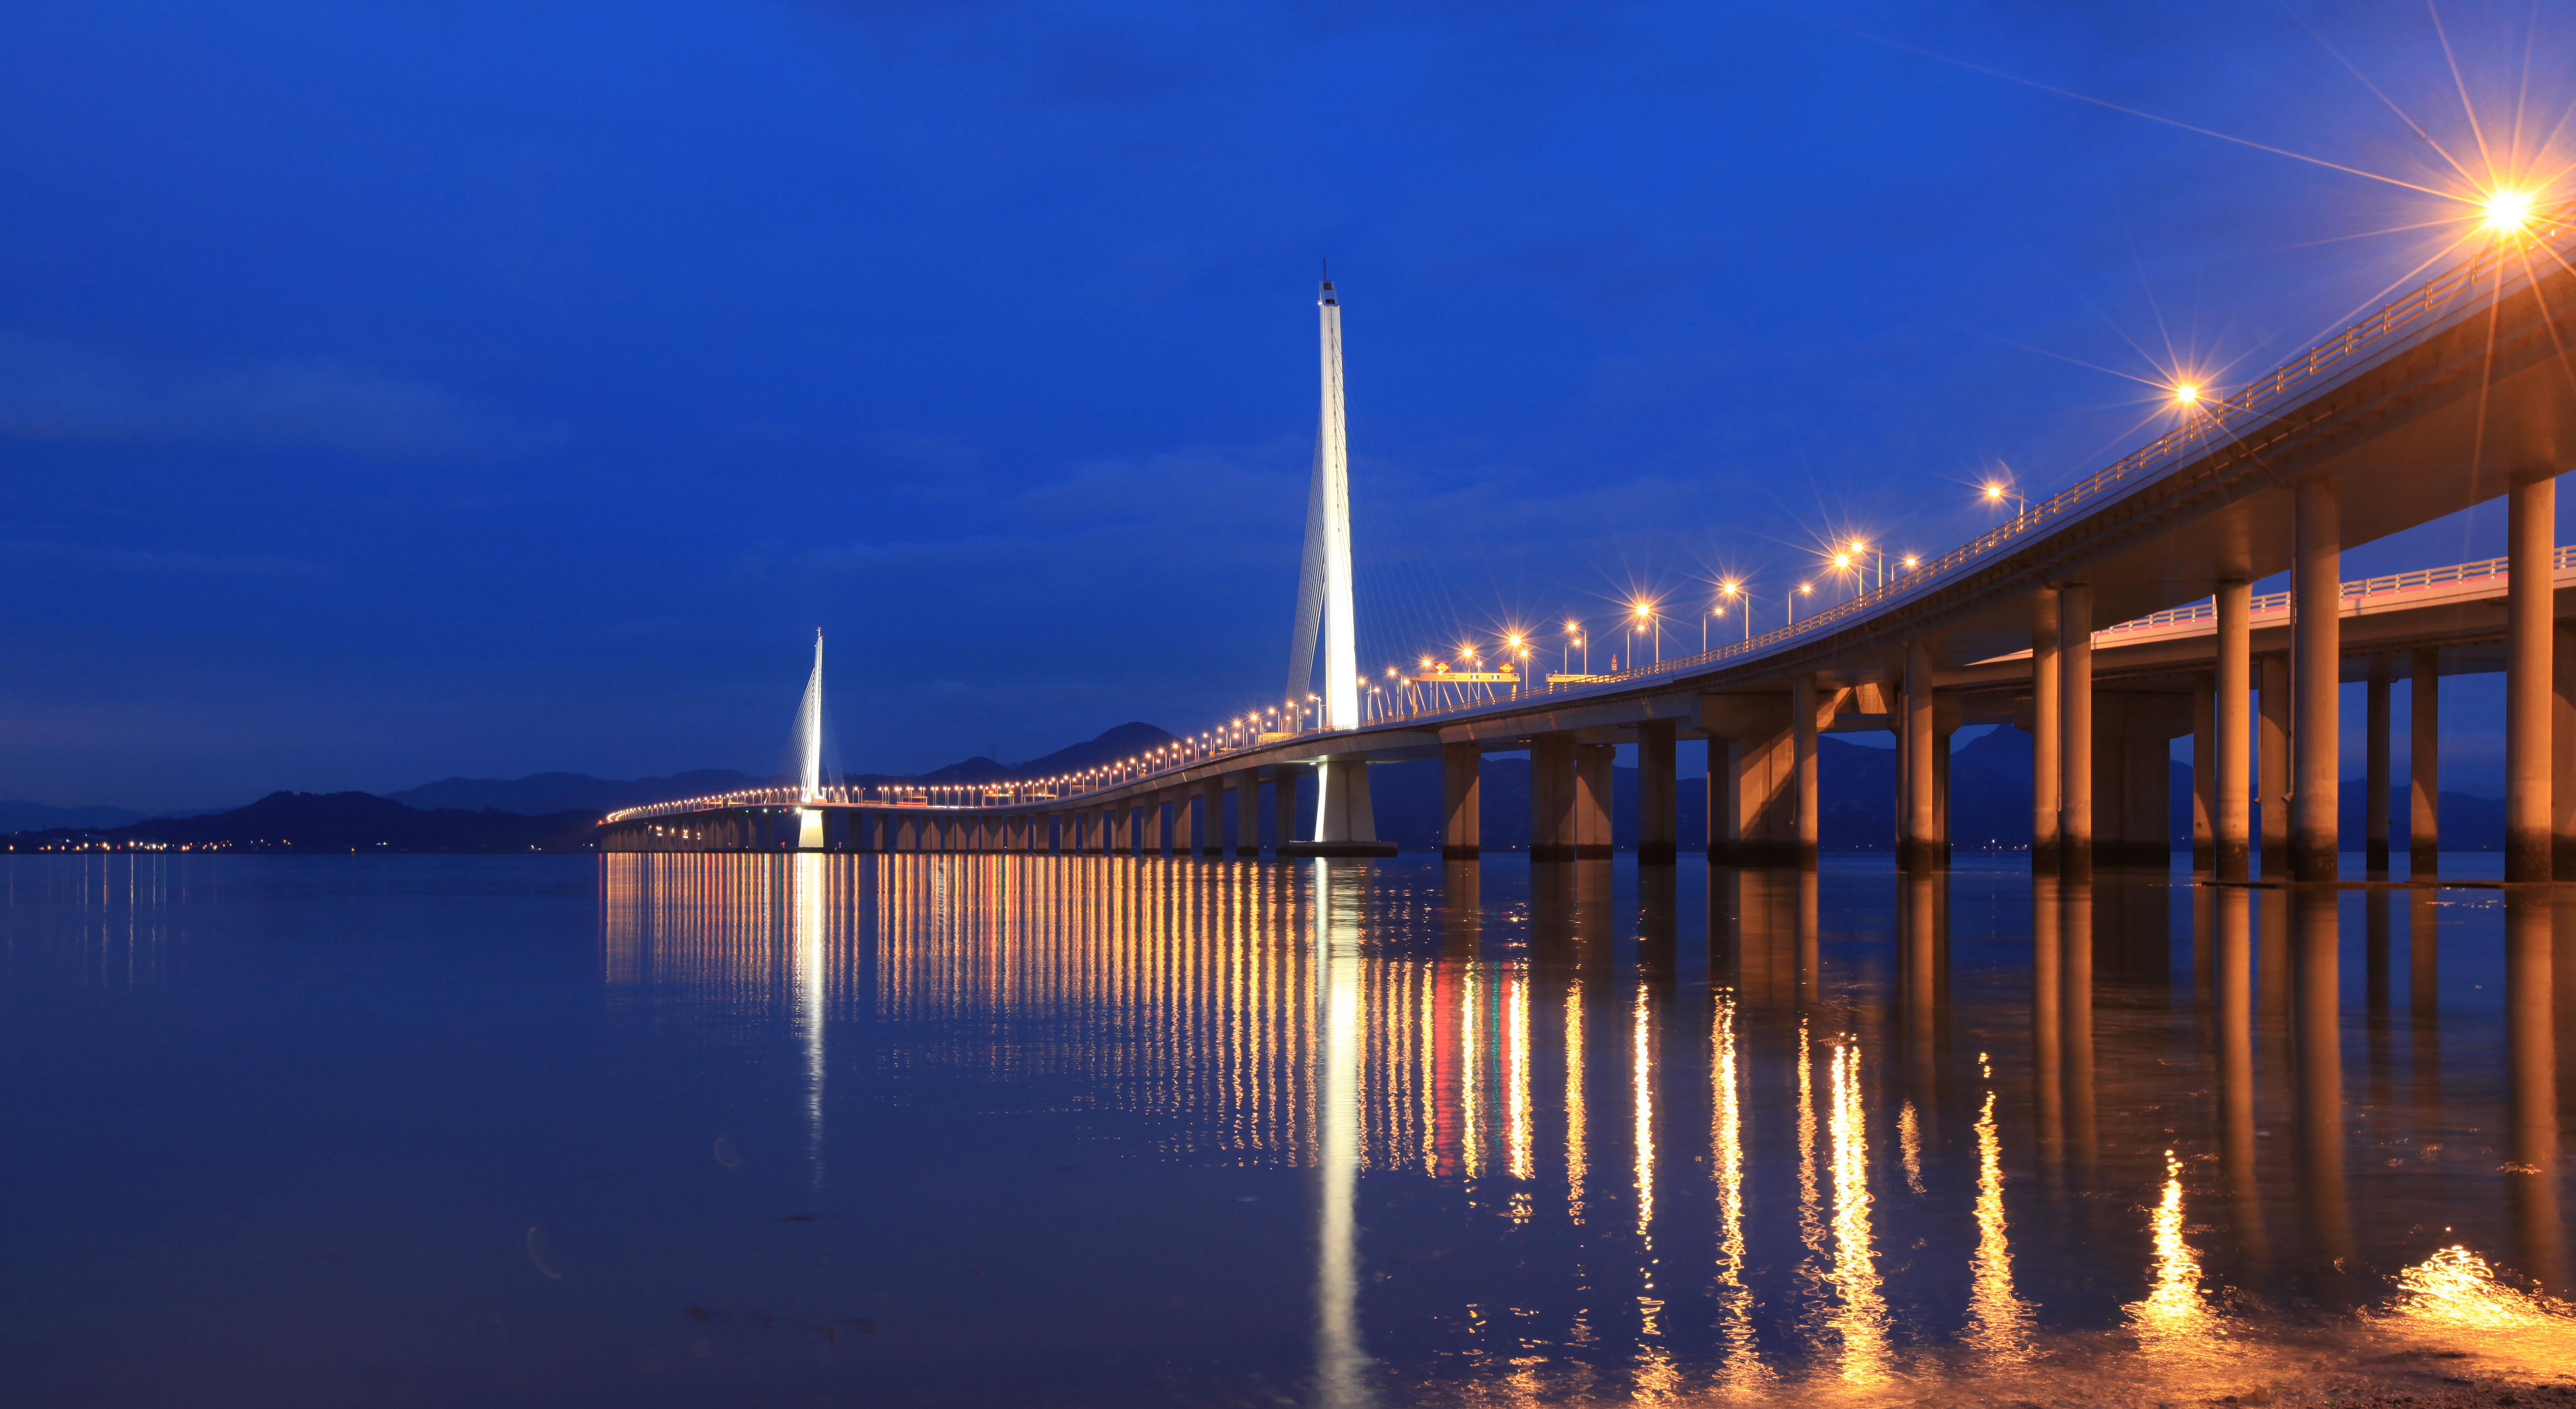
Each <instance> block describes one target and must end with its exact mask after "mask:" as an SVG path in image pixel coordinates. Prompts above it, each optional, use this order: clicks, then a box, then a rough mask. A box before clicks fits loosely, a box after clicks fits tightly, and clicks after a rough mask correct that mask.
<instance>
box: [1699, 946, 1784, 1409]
mask: <svg viewBox="0 0 2576 1409" xmlns="http://www.w3.org/2000/svg"><path fill="white" fill-rule="evenodd" d="M1716 998H1717V1001H1716V1004H1715V1013H1714V1015H1713V1017H1712V1018H1711V1020H1710V1028H1711V1031H1710V1042H1709V1074H1708V1075H1709V1083H1708V1084H1709V1095H1710V1102H1709V1161H1708V1162H1709V1177H1710V1178H1711V1179H1712V1180H1714V1181H1715V1182H1716V1184H1717V1220H1718V1233H1717V1315H1718V1335H1719V1338H1720V1339H1721V1340H1722V1341H1723V1343H1724V1349H1723V1351H1722V1353H1721V1357H1720V1360H1719V1366H1718V1379H1719V1381H1720V1382H1721V1383H1723V1384H1725V1385H1727V1386H1728V1387H1729V1388H1732V1389H1738V1390H1743V1389H1750V1388H1752V1387H1753V1386H1755V1385H1757V1384H1760V1383H1762V1382H1763V1381H1765V1380H1767V1379H1768V1378H1770V1372H1769V1370H1768V1369H1767V1368H1766V1367H1765V1366H1764V1365H1763V1363H1762V1359H1761V1356H1760V1354H1759V1352H1758V1351H1757V1349H1756V1347H1755V1340H1754V1328H1753V1307H1754V1300H1753V1288H1752V1287H1751V1285H1750V1284H1748V1283H1747V1282H1746V1281H1745V1271H1746V1268H1745V1253H1746V1245H1745V1240H1744V1141H1745V1133H1746V1132H1745V1110H1744V1072H1743V1070H1742V1059H1741V1057H1740V1056H1739V1054H1738V1051H1737V1047H1736V1005H1735V995H1734V994H1733V993H1732V992H1730V991H1723V990H1721V991H1720V992H1719V993H1718V994H1717V995H1716Z"/></svg>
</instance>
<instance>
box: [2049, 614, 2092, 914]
mask: <svg viewBox="0 0 2576 1409" xmlns="http://www.w3.org/2000/svg"><path fill="white" fill-rule="evenodd" d="M2057 625H2058V644H2057V663H2058V671H2057V681H2058V684H2057V689H2058V720H2059V724H2058V770H2057V776H2058V784H2057V789H2058V799H2059V801H2058V808H2057V874H2058V876H2059V878H2060V879H2063V880H2068V881H2087V880H2091V879H2092V878H2093V587H2092V584H2090V583H2085V582H2066V583H2060V584H2059V585H2058V588H2057Z"/></svg>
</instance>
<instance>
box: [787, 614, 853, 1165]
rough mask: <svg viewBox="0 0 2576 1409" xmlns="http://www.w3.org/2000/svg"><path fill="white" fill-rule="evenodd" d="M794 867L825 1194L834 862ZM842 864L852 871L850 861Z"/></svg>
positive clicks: (814, 1139)
mask: <svg viewBox="0 0 2576 1409" xmlns="http://www.w3.org/2000/svg"><path fill="white" fill-rule="evenodd" d="M818 649H819V648H818ZM790 864H792V865H793V866H794V867H795V868H796V869H795V872H794V874H793V875H792V876H791V877H790V878H789V903H790V907H791V910H792V913H793V914H794V915H795V917H796V920H795V925H796V932H795V941H794V951H793V953H794V972H795V975H796V1025H797V1027H798V1029H799V1030H800V1035H801V1036H802V1037H803V1039H804V1044H805V1123H806V1140H805V1157H806V1159H807V1160H808V1161H809V1162H810V1163H811V1164H812V1166H813V1173H814V1187H815V1188H816V1189H817V1190H820V1189H821V1188H822V1187H823V1067H824V1049H823V1028H824V1020H825V1014H824V1002H825V994H824V991H823V975H824V966H825V964H826V963H827V962H828V950H829V947H830V937H829V935H828V934H827V933H826V928H825V916H826V914H827V913H828V910H829V906H830V901H829V899H828V897H827V896H826V894H825V888H826V886H827V885H828V884H829V882H830V879H831V876H830V868H831V867H832V866H833V858H831V857H829V856H826V855H824V854H823V853H821V852H813V851H807V852H799V853H798V854H797V855H795V856H794V857H792V858H790ZM842 865H843V866H844V867H846V865H847V863H846V862H844V863H842Z"/></svg>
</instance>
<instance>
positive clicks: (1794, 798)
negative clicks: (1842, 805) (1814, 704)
mask: <svg viewBox="0 0 2576 1409" xmlns="http://www.w3.org/2000/svg"><path fill="white" fill-rule="evenodd" d="M1787 703H1788V702H1787V700H1786V698H1785V697H1782V696H1778V695H1768V696H1765V695H1702V696H1700V698H1699V726H1700V729H1701V731H1702V732H1704V733H1706V734H1707V735H1708V819H1709V820H1708V859H1709V861H1710V862H1711V863H1712V864H1715V865H1720V866H1794V865H1796V864H1797V861H1798V856H1797V843H1796V841H1795V840H1794V838H1795V837H1796V835H1797V829H1798V821H1797V817H1796V815H1795V813H1796V809H1797V805H1798V793H1797V763H1796V748H1795V745H1794V743H1793V742H1792V740H1791V739H1790V732H1791V730H1790V727H1789V711H1788V708H1787Z"/></svg>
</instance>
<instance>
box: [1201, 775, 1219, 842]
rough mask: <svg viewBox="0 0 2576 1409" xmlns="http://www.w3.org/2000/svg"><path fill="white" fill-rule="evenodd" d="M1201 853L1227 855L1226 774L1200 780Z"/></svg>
mask: <svg viewBox="0 0 2576 1409" xmlns="http://www.w3.org/2000/svg"><path fill="white" fill-rule="evenodd" d="M1198 814H1199V855H1201V856H1223V855H1225V775H1223V774H1221V773H1220V774H1211V775H1209V776H1208V777H1205V778H1202V779H1200V780H1199V806H1198Z"/></svg>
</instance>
